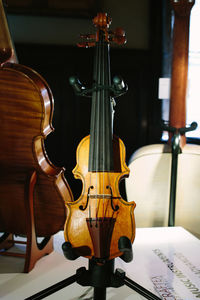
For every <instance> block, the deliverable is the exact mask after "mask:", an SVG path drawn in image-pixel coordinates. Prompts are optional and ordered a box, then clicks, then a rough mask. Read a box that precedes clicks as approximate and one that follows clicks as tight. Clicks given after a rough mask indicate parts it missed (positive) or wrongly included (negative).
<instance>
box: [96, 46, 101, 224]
mask: <svg viewBox="0 0 200 300" xmlns="http://www.w3.org/2000/svg"><path fill="white" fill-rule="evenodd" d="M100 52H101V51H100V44H99V42H97V63H98V67H97V68H96V70H97V71H96V72H97V74H96V80H97V84H99V83H100V79H101V77H100V76H101V68H100V67H101V57H100ZM96 106H97V108H96V111H97V116H96V126H97V128H96V130H95V132H96V135H97V139H96V141H97V145H96V158H95V165H96V170H95V173H96V193H95V194H96V201H95V202H96V208H95V209H96V216H95V217H96V221H97V213H98V192H99V184H98V179H99V172H98V164H99V161H100V143H99V141H100V136H99V134H100V132H99V122H100V92H99V91H96Z"/></svg>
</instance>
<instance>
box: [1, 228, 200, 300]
mask: <svg viewBox="0 0 200 300" xmlns="http://www.w3.org/2000/svg"><path fill="white" fill-rule="evenodd" d="M63 242H64V238H63V232H59V233H58V234H56V235H55V237H54V252H52V253H51V254H50V255H48V256H45V257H43V258H41V259H40V260H39V261H38V262H37V263H36V265H35V267H34V269H33V270H32V271H31V272H30V273H28V274H24V273H21V272H22V270H23V259H21V258H11V257H3V256H0V299H5V300H8V299H9V300H13V299H17V300H21V299H25V298H27V297H29V296H31V295H33V294H35V293H37V292H39V291H41V290H43V289H45V288H47V287H49V286H51V285H53V284H55V283H57V282H59V281H61V280H63V279H66V278H68V277H69V276H71V275H73V274H75V272H76V270H77V269H78V268H79V267H82V266H85V267H87V265H88V260H87V259H85V258H78V259H77V260H75V261H68V260H67V259H65V257H64V256H63V254H62V250H61V245H62V243H63ZM133 253H134V258H133V261H132V262H130V263H125V262H123V261H122V260H121V259H120V258H117V259H116V260H115V267H116V268H121V269H123V270H124V271H125V272H126V276H127V277H129V278H131V279H132V280H134V281H135V282H137V283H138V284H140V285H142V286H143V287H145V288H146V289H148V290H150V291H151V292H152V293H154V294H156V295H157V296H159V297H160V298H161V297H162V299H167V300H172V299H176V300H180V299H182V300H193V299H198V298H200V258H199V253H200V240H198V239H197V238H196V237H194V236H193V235H191V234H190V233H189V232H187V231H186V230H184V229H183V228H182V227H162V228H138V229H136V238H135V241H134V244H133ZM92 294H93V288H91V287H82V286H80V285H78V284H77V283H74V284H72V285H70V286H68V287H66V288H64V289H62V290H60V291H58V292H56V293H54V294H52V295H50V296H48V297H46V298H45V299H49V300H50V299H59V300H75V299H88V300H89V299H92ZM107 299H108V300H122V299H123V300H125V299H126V300H134V299H135V300H141V299H145V298H144V297H142V296H140V295H138V294H137V293H136V292H135V291H133V290H131V289H130V288H128V287H126V286H123V287H120V288H107Z"/></svg>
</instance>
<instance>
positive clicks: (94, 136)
mask: <svg viewBox="0 0 200 300" xmlns="http://www.w3.org/2000/svg"><path fill="white" fill-rule="evenodd" d="M100 34H101V32H100ZM93 74H94V75H93V82H94V88H95V90H94V91H93V94H92V109H91V124H90V151H89V171H90V172H111V171H112V170H113V146H112V138H113V118H112V115H113V111H112V102H111V100H112V99H111V96H110V91H109V89H108V88H107V87H109V86H110V84H111V79H110V56H109V44H108V43H107V42H105V41H103V39H101V37H100V39H99V42H97V43H96V47H95V57H94V73H93Z"/></svg>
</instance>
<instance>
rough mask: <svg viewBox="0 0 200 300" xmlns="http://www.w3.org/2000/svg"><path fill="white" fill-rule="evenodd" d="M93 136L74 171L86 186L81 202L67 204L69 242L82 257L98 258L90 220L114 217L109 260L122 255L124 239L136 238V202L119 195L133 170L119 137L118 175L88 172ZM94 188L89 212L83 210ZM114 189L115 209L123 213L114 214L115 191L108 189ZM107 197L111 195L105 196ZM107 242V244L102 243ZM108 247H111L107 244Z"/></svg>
mask: <svg viewBox="0 0 200 300" xmlns="http://www.w3.org/2000/svg"><path fill="white" fill-rule="evenodd" d="M89 143H90V136H86V137H85V138H84V139H82V141H81V142H80V144H79V146H78V148H77V156H76V158H77V165H76V167H75V168H74V170H73V173H74V176H75V178H76V179H80V180H81V181H82V183H83V189H82V194H81V196H80V197H79V199H78V200H76V201H74V202H67V203H66V206H67V211H68V214H67V220H66V224H65V230H64V233H65V240H66V241H69V242H70V243H71V244H72V247H73V248H75V251H76V252H77V253H79V254H80V255H83V256H86V257H89V258H91V257H92V256H93V255H94V247H93V246H94V245H93V243H92V240H91V236H90V233H89V231H88V228H87V222H86V219H87V218H89V217H91V218H93V219H96V218H102V219H103V218H111V219H112V218H113V219H115V224H114V229H113V234H112V239H111V245H110V254H109V259H112V258H115V257H118V256H120V255H121V254H122V253H120V251H119V249H118V241H119V239H120V237H121V236H127V237H128V238H129V239H130V240H131V242H133V241H134V238H135V219H134V208H135V202H134V201H132V202H126V201H124V200H123V199H122V197H121V195H120V192H119V182H120V180H121V179H122V178H124V177H127V176H128V174H129V169H128V167H127V166H126V163H125V147H124V144H123V142H122V141H121V140H120V139H118V138H117V137H115V139H114V141H113V145H114V149H113V150H114V151H113V152H114V153H115V156H114V167H115V169H114V172H88V161H89ZM90 186H93V188H92V189H90V198H89V203H88V207H87V209H86V210H84V211H81V210H80V208H79V207H80V205H83V207H85V205H86V202H87V196H88V189H89V187H90ZM108 186H111V187H112V193H113V206H114V207H116V205H118V206H119V210H117V211H116V212H114V211H113V209H112V207H111V192H110V190H109V189H108V188H107V187H108ZM103 195H107V196H108V197H106V196H103ZM101 242H104V241H101ZM104 246H105V247H106V246H108V245H104Z"/></svg>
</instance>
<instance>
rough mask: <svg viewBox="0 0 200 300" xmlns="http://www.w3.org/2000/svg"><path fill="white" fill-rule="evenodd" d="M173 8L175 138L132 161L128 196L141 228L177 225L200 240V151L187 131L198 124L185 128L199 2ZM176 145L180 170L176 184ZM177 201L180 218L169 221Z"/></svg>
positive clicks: (147, 148)
mask: <svg viewBox="0 0 200 300" xmlns="http://www.w3.org/2000/svg"><path fill="white" fill-rule="evenodd" d="M170 3H171V6H172V9H173V10H174V16H175V19H174V28H173V59H172V76H171V95H170V116H169V127H168V128H169V130H170V131H171V132H170V133H169V140H168V144H157V145H148V146H145V147H142V148H141V149H139V150H137V151H136V152H135V153H134V154H133V155H132V157H131V160H130V163H129V168H130V177H129V178H127V179H126V192H127V198H128V200H131V199H132V197H133V196H134V197H135V198H134V199H135V201H136V203H137V210H136V213H135V216H136V224H137V226H138V227H152V226H167V225H168V224H169V225H170V224H172V223H173V219H175V225H179V226H183V227H185V228H186V229H187V230H189V231H191V232H192V233H193V234H195V235H197V236H200V219H199V210H200V202H199V194H200V147H199V146H198V145H189V144H186V137H185V132H186V131H188V130H192V129H195V126H194V124H192V125H191V126H190V127H189V128H186V127H185V126H186V89H187V72H188V45H189V22H190V12H191V9H192V7H193V5H194V0H191V1H190V0H180V1H175V0H171V1H170ZM194 121H195V120H194ZM172 131H173V134H172ZM176 140H177V148H176V149H175V152H176V151H177V150H178V153H175V156H177V162H176V163H177V166H176V167H175V169H176V170H175V171H176V174H175V176H174V178H173V179H172V180H171V174H172V173H171V171H172V168H173V159H172V157H173V156H172V152H173V151H174V146H173V142H175V143H176ZM174 145H175V144H174ZM173 194H174V195H173ZM171 195H172V196H173V199H171ZM171 200H172V208H173V210H174V213H175V215H173V214H172V216H170V215H169V216H168V212H170V210H171V208H170V206H171V203H169V202H171ZM175 202H176V203H175Z"/></svg>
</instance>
